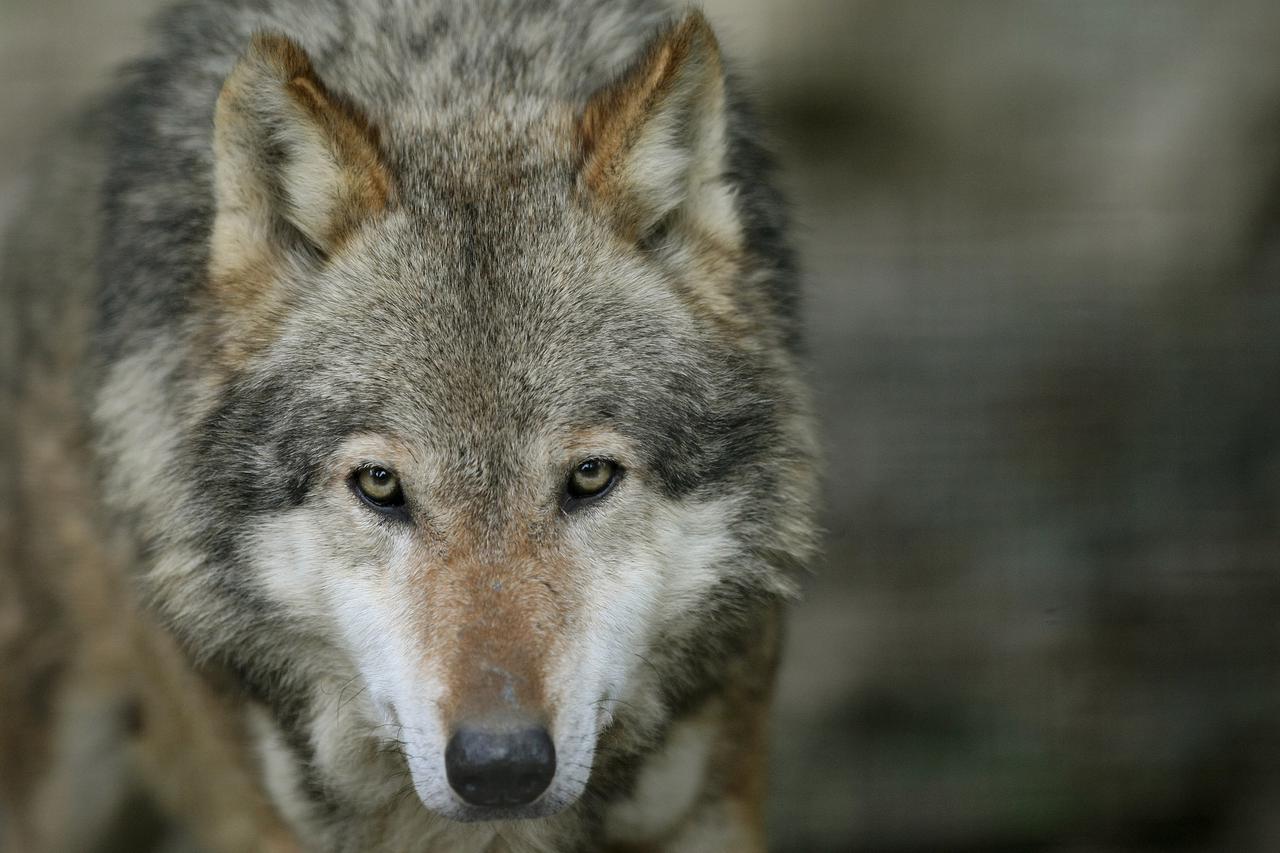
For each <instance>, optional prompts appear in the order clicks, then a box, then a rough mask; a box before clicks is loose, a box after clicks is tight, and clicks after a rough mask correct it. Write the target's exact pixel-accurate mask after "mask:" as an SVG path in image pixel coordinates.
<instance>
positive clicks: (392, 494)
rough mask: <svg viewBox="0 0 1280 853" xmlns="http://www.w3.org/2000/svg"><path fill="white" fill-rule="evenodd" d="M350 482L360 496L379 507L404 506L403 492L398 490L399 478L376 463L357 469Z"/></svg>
mask: <svg viewBox="0 0 1280 853" xmlns="http://www.w3.org/2000/svg"><path fill="white" fill-rule="evenodd" d="M352 483H353V485H354V486H355V489H356V491H357V492H358V493H359V494H360V497H362V498H364V499H365V500H366V501H367V502H368V503H371V504H373V505H374V506H375V507H377V508H379V509H391V508H393V507H398V506H404V492H402V491H401V490H400V478H399V477H397V476H396V475H395V474H394V473H392V472H391V471H388V470H387V469H386V468H383V467H381V466H378V465H369V466H366V467H364V468H361V469H359V470H358V471H356V472H355V474H354V475H353V477H352Z"/></svg>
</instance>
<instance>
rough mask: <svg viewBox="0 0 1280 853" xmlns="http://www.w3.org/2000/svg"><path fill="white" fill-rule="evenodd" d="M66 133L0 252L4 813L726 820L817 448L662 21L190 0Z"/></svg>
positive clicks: (759, 256) (517, 828)
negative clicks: (129, 798)
mask: <svg viewBox="0 0 1280 853" xmlns="http://www.w3.org/2000/svg"><path fill="white" fill-rule="evenodd" d="M65 136H66V137H67V138H68V139H69V141H68V142H67V143H66V144H65V145H63V146H62V148H61V149H60V150H58V151H56V152H55V153H53V154H52V155H51V159H50V162H49V163H48V164H47V165H46V167H45V168H44V169H43V170H42V171H38V172H36V173H35V177H34V178H33V179H32V189H33V192H32V200H31V203H30V206H29V208H27V209H25V210H26V211H27V212H24V214H23V216H22V217H21V221H20V222H19V223H18V226H17V230H16V232H15V234H14V235H13V236H12V238H11V241H10V251H9V255H10V258H9V260H8V261H7V262H6V267H5V269H6V281H7V286H6V288H5V290H6V299H7V300H8V301H9V308H11V309H12V312H11V313H10V317H11V319H10V320H8V321H5V322H6V323H11V324H12V325H13V328H12V329H9V330H8V331H11V332H13V335H14V338H13V339H14V340H15V341H20V343H19V344H17V345H14V346H12V347H7V348H6V351H5V352H6V361H5V363H4V365H5V366H4V370H5V372H6V377H5V378H6V380H7V382H8V387H9V388H11V389H16V395H15V396H13V397H12V402H13V406H12V407H11V415H12V417H9V416H6V418H7V420H8V425H7V426H6V429H7V430H8V433H7V435H6V437H7V438H9V439H10V440H11V441H10V444H11V446H12V447H14V448H16V452H15V453H13V454H12V455H11V456H10V457H9V458H7V459H6V463H5V464H6V465H12V466H14V467H13V470H12V471H11V472H6V473H8V474H11V475H12V476H7V477H6V478H5V479H6V484H7V485H6V487H7V488H11V491H12V495H11V497H12V500H11V501H9V504H10V509H9V510H8V511H7V515H6V526H5V528H4V535H5V537H6V545H7V546H12V547H7V548H6V553H12V554H15V555H17V559H15V560H13V561H12V565H9V566H6V567H5V571H4V578H5V580H4V581H3V582H4V584H5V586H6V595H5V596H3V597H4V598H5V600H6V601H7V602H8V603H7V604H6V605H5V607H6V609H5V611H4V613H3V614H0V616H3V617H4V618H0V626H2V627H0V631H3V632H4V633H3V636H0V641H3V643H4V646H3V654H4V656H5V657H4V660H3V663H4V668H5V674H4V675H3V676H0V677H2V678H3V679H5V683H4V684H3V685H0V686H3V688H4V690H5V696H6V697H9V698H12V697H14V696H21V697H24V701H23V702H15V703H11V702H9V701H8V699H6V702H5V703H4V704H6V705H7V706H9V707H8V710H5V711H0V714H3V717H0V731H3V732H4V734H3V735H0V737H3V738H4V739H3V740H0V748H2V749H4V753H3V755H4V757H3V760H2V761H0V764H2V765H3V766H4V767H6V768H8V769H7V770H5V771H0V776H4V777H6V778H4V779H3V783H4V787H3V791H4V794H5V800H4V801H5V804H6V805H5V818H4V831H5V832H6V833H8V834H9V838H10V840H11V841H12V843H13V844H14V846H13V847H12V848H10V849H15V850H16V849H23V850H54V849H63V848H66V849H71V848H75V849H79V848H78V847H76V845H77V844H78V843H79V842H78V841H77V839H78V838H84V837H95V834H96V833H101V832H103V831H105V830H103V829H102V827H103V826H107V825H109V824H110V823H111V819H112V817H111V816H112V815H113V814H116V813H117V812H118V811H119V810H120V809H123V808H124V806H123V805H122V804H121V802H117V801H113V800H112V797H113V796H116V795H114V794H108V793H104V792H107V791H115V790H135V791H141V792H143V795H144V799H146V800H147V801H148V802H151V803H154V804H155V806H154V807H155V808H157V809H158V810H159V812H160V813H161V814H163V815H166V816H167V817H168V818H171V819H174V820H175V821H176V822H178V823H180V824H182V825H184V826H187V827H189V828H190V830H189V831H190V832H191V833H193V834H194V835H195V837H196V838H197V839H198V840H199V841H200V842H201V843H203V844H204V845H205V846H206V847H208V848H209V849H224V850H227V849H245V850H251V849H264V848H272V849H279V850H289V849H306V850H335V851H336V850H344V851H346V850H350V851H357V850H359V851H370V850H386V851H391V850H397V851H400V850H404V851H409V850H413V851H418V850H423V851H436V850H438V851H462V853H466V852H467V851H481V850H489V851H509V853H520V851H537V850H546V851H574V850H581V851H588V850H606V849H617V850H623V849H625V850H639V849H645V850H650V849H652V850H671V851H675V850H682V851H683V850H698V851H703V850H706V851H712V850H715V851H751V850H759V849H763V846H764V835H763V824H762V817H761V805H762V799H763V793H764V773H765V770H764V763H763V762H764V755H765V751H766V743H765V727H766V715H767V708H768V700H769V695H770V690H771V682H772V679H773V670H774V665H775V660H776V654H777V646H778V638H779V634H780V614H781V605H782V602H784V601H785V599H786V598H787V597H788V596H789V595H790V594H791V593H792V592H793V590H794V584H795V576H796V573H797V571H799V570H801V569H802V568H803V566H804V565H805V564H806V562H807V561H808V560H809V558H810V555H811V552H812V550H813V540H814V533H813V523H812V516H813V495H814V471H815V462H814V458H815V454H814V446H813V438H812V429H811V422H810V416H809V412H808V403H807V394H806V390H805V387H804V381H803V375H802V374H803V368H802V364H801V359H800V355H799V342H798V337H799V336H798V332H797V320H796V306H795V285H794V274H793V265H792V258H791V253H790V250H789V249H788V246H787V243H786V235H785V222H784V215H783V212H782V206H781V203H780V200H779V196H778V194H777V192H776V190H775V189H774V188H773V186H772V185H771V166H770V160H769V158H768V156H767V155H766V153H765V151H764V150H763V148H762V146H761V144H760V142H759V140H758V132H757V130H756V128H755V126H754V124H753V122H752V120H751V118H750V116H749V114H748V111H747V110H746V108H745V107H744V105H743V104H742V102H741V98H740V95H739V92H738V89H737V88H736V87H735V85H734V83H733V80H732V78H731V77H730V76H728V75H727V74H726V71H725V64H724V62H723V60H722V57H721V53H720V50H719V48H718V46H717V41H716V38H715V36H714V35H713V33H712V30H711V28H710V27H709V25H708V23H707V21H706V20H705V19H704V17H703V16H702V15H701V14H700V13H698V12H686V13H678V12H673V11H671V10H668V9H665V8H664V7H662V6H660V5H659V4H658V3H656V2H655V3H651V2H647V0H609V2H605V0H542V2H535V0H511V2H502V0H475V2H468V3H459V2H444V0H405V2H396V3H384V2H374V0H329V1H328V2H325V0H319V2H306V3H304V2H302V0H235V1H234V2H232V1H231V0H228V2H213V0H199V2H195V3H190V4H186V5H183V6H180V7H178V8H176V9H175V10H173V11H172V12H170V13H168V14H167V15H166V16H164V17H163V18H162V19H161V20H160V21H159V22H158V26H157V28H156V30H155V33H154V41H153V47H152V50H151V52H150V53H149V54H148V55H147V56H146V57H144V58H143V59H141V60H140V61H138V62H137V63H135V64H133V65H132V66H130V67H129V68H128V69H127V70H126V71H125V73H124V75H123V78H122V79H121V80H120V81H119V83H118V84H117V86H116V87H115V88H114V89H113V90H112V91H111V92H110V93H109V95H108V96H107V97H105V98H104V99H103V100H102V101H101V102H99V103H98V105H97V106H95V107H94V108H93V109H92V110H91V111H90V112H89V114H88V115H87V116H85V117H83V118H82V119H81V120H80V121H79V122H78V123H77V124H76V125H75V127H74V128H73V129H72V130H71V132H69V133H68V134H66V135H65ZM95 756H96V757H95ZM104 756H105V757H104ZM121 780H125V781H121ZM121 796H123V795H121ZM68 815H70V816H74V817H73V819H68V818H67V817H66V816H68ZM94 821H98V822H99V823H98V824H95V823H94ZM77 833H79V835H77Z"/></svg>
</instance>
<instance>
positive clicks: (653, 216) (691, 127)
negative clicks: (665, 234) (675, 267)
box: [578, 11, 739, 243]
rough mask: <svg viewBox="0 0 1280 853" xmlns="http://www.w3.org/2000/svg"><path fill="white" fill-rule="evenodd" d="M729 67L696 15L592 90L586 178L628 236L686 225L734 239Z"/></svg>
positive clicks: (584, 148)
mask: <svg viewBox="0 0 1280 853" xmlns="http://www.w3.org/2000/svg"><path fill="white" fill-rule="evenodd" d="M727 135H728V130H727V115H726V98H725V80H724V66H723V62H722V60H721V56H720V49H719V46H718V43H717V41H716V37H715V34H714V33H713V32H712V30H711V25H710V24H709V23H708V22H707V19H706V18H705V17H704V16H703V15H702V13H701V12H698V11H692V12H689V13H687V14H686V15H685V16H684V17H683V18H682V19H680V20H679V21H677V22H676V23H675V24H673V25H671V26H669V27H667V28H666V29H665V30H663V31H662V32H660V33H659V34H658V35H657V36H656V37H655V38H654V39H653V40H652V41H651V42H650V43H649V45H648V46H647V47H646V48H645V50H644V51H643V52H642V53H641V54H640V56H639V58H638V59H637V60H636V61H635V62H634V63H633V64H632V65H631V66H630V67H629V68H627V69H626V70H625V71H624V72H623V73H622V74H621V75H619V76H618V77H617V78H616V79H615V80H614V81H613V82H611V83H609V84H608V85H606V86H604V87H603V88H601V89H600V90H598V91H597V92H596V93H595V94H593V95H592V96H591V97H590V99H589V100H588V101H587V104H586V107H585V108H584V109H583V111H582V113H581V116H580V118H579V121H578V140H579V145H580V148H581V155H582V169H581V173H580V181H581V183H582V185H583V188H584V189H585V191H586V192H587V193H588V195H589V196H590V197H591V199H592V200H593V201H594V203H596V204H597V205H599V206H601V207H602V208H603V209H604V210H606V211H607V213H608V215H609V216H610V218H611V219H612V220H613V222H614V224H615V225H616V227H617V228H618V230H619V231H620V232H621V233H622V234H623V235H624V236H625V237H627V238H628V239H631V240H635V241H636V242H640V243H643V242H644V241H645V240H646V239H647V238H648V237H649V236H650V235H651V234H653V233H655V232H656V231H659V230H666V229H667V228H668V227H671V226H673V225H680V224H687V225H693V226H696V227H697V228H699V230H700V231H702V232H703V233H704V234H707V235H709V236H713V237H716V238H718V239H720V240H733V239H734V238H736V236H737V234H738V230H739V229H738V223H737V221H736V213H735V210H734V205H733V199H732V193H731V191H730V189H729V188H728V187H727V186H726V185H725V184H724V182H723V177H722V176H723V173H724V170H725V158H726V156H727V142H726V139H727Z"/></svg>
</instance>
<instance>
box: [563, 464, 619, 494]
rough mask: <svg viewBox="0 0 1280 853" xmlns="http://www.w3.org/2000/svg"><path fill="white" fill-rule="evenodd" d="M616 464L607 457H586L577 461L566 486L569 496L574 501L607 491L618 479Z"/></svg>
mask: <svg viewBox="0 0 1280 853" xmlns="http://www.w3.org/2000/svg"><path fill="white" fill-rule="evenodd" d="M618 471H619V469H618V465H617V463H615V462H611V461H609V460H608V459H588V460H586V461H585V462H579V463H578V465H577V467H575V468H574V469H573V473H571V474H570V475H569V483H568V485H567V486H566V489H565V490H566V491H567V492H568V495H569V498H570V499H572V500H575V501H580V500H585V499H587V498H596V497H599V496H601V495H603V494H604V493H605V492H607V491H609V487H610V486H612V485H613V484H614V481H616V480H617V479H618Z"/></svg>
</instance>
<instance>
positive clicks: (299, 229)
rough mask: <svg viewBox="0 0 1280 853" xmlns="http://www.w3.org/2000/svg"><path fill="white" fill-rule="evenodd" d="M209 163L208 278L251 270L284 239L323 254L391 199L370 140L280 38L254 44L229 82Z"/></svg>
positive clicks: (361, 122)
mask: <svg viewBox="0 0 1280 853" xmlns="http://www.w3.org/2000/svg"><path fill="white" fill-rule="evenodd" d="M213 154H214V191H215V196H216V202H217V214H216V217H215V224H214V237H213V246H212V259H211V260H212V264H213V268H214V270H215V271H217V270H223V271H226V270H230V269H234V268H236V267H237V266H242V265H243V264H244V263H245V262H246V261H247V262H251V263H252V262H256V261H255V259H261V258H262V257H263V256H264V254H266V255H269V254H270V253H271V252H272V251H273V250H276V249H278V248H280V247H281V246H282V245H287V244H288V242H289V240H290V238H291V236H292V239H293V240H294V241H295V244H296V239H297V236H298V235H301V237H302V238H303V240H304V241H305V242H306V243H307V244H309V245H310V246H311V248H312V249H315V250H319V251H320V252H321V253H323V254H327V253H328V252H330V251H332V250H333V249H335V248H336V247H337V246H338V245H340V244H341V242H342V240H343V239H344V238H345V237H346V236H347V234H349V233H350V232H351V231H352V230H354V228H355V227H356V226H358V225H359V224H360V223H361V222H362V221H364V220H366V219H368V218H370V217H372V216H374V215H376V214H377V213H378V212H380V211H382V210H383V209H384V208H385V207H386V206H387V204H388V201H389V198H390V192H391V182H390V177H389V174H388V172H387V169H386V168H385V166H384V165H383V162H382V159H381V156H380V154H379V150H378V135H377V132H376V130H375V129H374V128H373V126H372V125H370V123H369V122H368V120H367V119H366V118H365V117H364V116H363V115H361V114H360V112H359V111H357V110H356V109H355V108H354V107H353V106H351V105H350V104H348V103H347V102H346V101H344V100H343V99H341V98H340V97H338V96H336V95H334V94H333V93H331V92H330V91H329V90H328V88H326V86H325V85H324V83H323V82H321V80H320V78H319V77H318V76H317V75H316V73H315V70H314V69H313V68H312V66H311V60H310V59H309V58H308V57H307V54H306V52H305V51H303V49H302V48H301V47H299V46H298V45H297V44H295V43H294V42H293V41H291V40H290V39H288V38H285V37H284V36H281V35H272V34H259V35H256V36H254V38H253V41H252V42H251V43H250V45H249V49H248V50H247V51H246V52H245V54H244V56H242V57H241V59H240V61H239V62H238V63H237V64H236V66H235V68H234V69H233V70H232V72H231V74H230V76H228V77H227V80H226V82H225V83H224V84H223V86H222V92H221V93H220V94H219V96H218V103H217V107H216V109H215V112H214V128H213ZM291 231H292V232H293V233H292V235H291V234H290V232H291Z"/></svg>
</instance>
